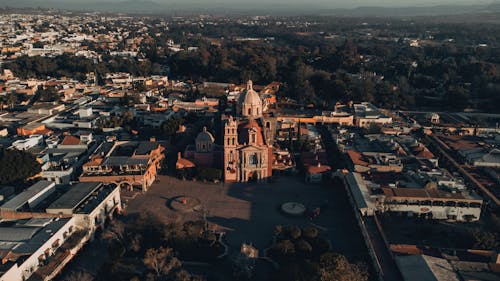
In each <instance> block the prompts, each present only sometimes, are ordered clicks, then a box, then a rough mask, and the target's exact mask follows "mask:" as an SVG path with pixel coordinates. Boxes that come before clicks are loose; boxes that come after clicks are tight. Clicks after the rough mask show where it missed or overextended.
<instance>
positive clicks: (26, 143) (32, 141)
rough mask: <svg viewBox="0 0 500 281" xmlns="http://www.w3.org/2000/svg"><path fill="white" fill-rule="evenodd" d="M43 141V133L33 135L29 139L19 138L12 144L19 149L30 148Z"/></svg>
mask: <svg viewBox="0 0 500 281" xmlns="http://www.w3.org/2000/svg"><path fill="white" fill-rule="evenodd" d="M42 142H43V136H42V135H31V136H29V137H28V138H27V139H23V140H17V141H15V142H13V143H12V146H13V147H14V148H15V149H17V150H28V149H30V148H33V147H35V146H37V145H39V144H41V143H42Z"/></svg>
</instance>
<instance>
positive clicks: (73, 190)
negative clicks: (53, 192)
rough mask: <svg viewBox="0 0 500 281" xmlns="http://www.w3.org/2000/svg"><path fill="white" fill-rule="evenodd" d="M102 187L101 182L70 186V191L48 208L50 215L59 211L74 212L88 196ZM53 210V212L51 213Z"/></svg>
mask: <svg viewBox="0 0 500 281" xmlns="http://www.w3.org/2000/svg"><path fill="white" fill-rule="evenodd" d="M101 186H102V183H100V182H80V183H78V184H75V185H72V186H70V188H69V190H68V191H67V192H66V193H64V194H63V195H62V196H61V197H59V199H57V200H56V201H54V202H53V203H52V204H50V206H49V207H48V208H47V212H48V213H54V212H55V213H57V211H58V210H62V209H64V210H71V211H73V210H74V209H75V208H76V207H78V205H80V204H81V203H82V202H83V201H85V199H87V197H88V196H90V195H91V194H92V193H93V192H94V191H96V190H97V189H98V188H100V187H101ZM50 210H52V212H51V211H50Z"/></svg>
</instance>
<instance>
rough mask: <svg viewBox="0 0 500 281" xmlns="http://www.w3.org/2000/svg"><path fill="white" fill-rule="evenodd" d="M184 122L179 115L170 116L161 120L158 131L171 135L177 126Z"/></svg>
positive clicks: (177, 128)
mask: <svg viewBox="0 0 500 281" xmlns="http://www.w3.org/2000/svg"><path fill="white" fill-rule="evenodd" d="M183 123H184V119H182V118H179V117H174V118H170V119H168V120H167V121H165V122H163V124H162V125H161V127H160V131H161V132H162V133H163V134H164V135H166V136H172V135H173V134H175V133H176V132H177V130H179V126H180V125H182V124H183Z"/></svg>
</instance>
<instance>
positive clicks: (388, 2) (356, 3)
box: [0, 0, 500, 8]
mask: <svg viewBox="0 0 500 281" xmlns="http://www.w3.org/2000/svg"><path fill="white" fill-rule="evenodd" d="M2 1H3V0H0V3H1V2H2ZM36 1H41V2H44V1H47V0H36ZM49 1H50V0H49ZM123 1H126V2H138V3H140V2H141V1H151V2H156V3H161V4H171V3H184V4H194V3H199V4H201V5H203V6H210V5H211V4H227V5H230V6H239V5H241V6H251V5H258V4H259V3H262V4H281V5H287V4H292V5H301V6H302V5H313V6H324V7H325V6H327V7H335V8H341V7H342V8H352V7H360V6H382V7H421V6H436V5H449V4H455V5H457V4H458V5H466V4H488V3H492V2H495V1H496V2H498V1H500V0H434V1H433V0H377V1H374V0H87V1H83V2H123ZM57 2H66V3H76V2H82V0H58V1H57Z"/></svg>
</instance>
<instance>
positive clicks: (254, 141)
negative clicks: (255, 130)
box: [252, 134, 256, 143]
mask: <svg viewBox="0 0 500 281" xmlns="http://www.w3.org/2000/svg"><path fill="white" fill-rule="evenodd" d="M252 143H256V136H255V134H252Z"/></svg>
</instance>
